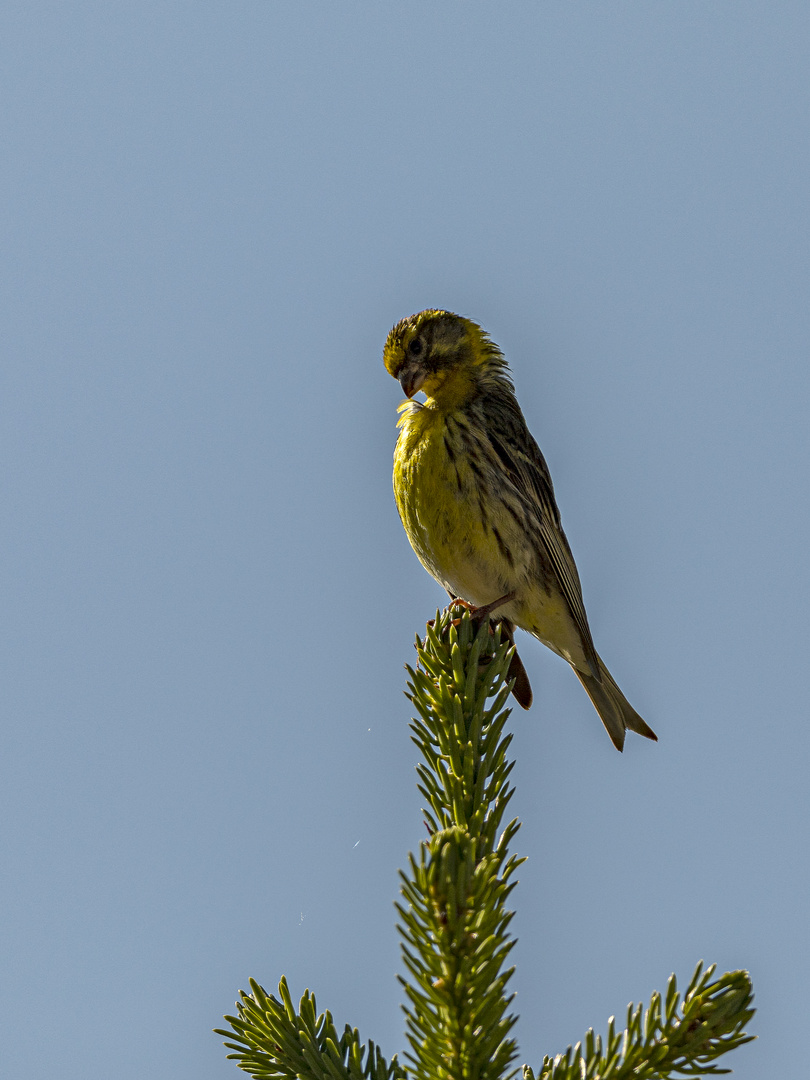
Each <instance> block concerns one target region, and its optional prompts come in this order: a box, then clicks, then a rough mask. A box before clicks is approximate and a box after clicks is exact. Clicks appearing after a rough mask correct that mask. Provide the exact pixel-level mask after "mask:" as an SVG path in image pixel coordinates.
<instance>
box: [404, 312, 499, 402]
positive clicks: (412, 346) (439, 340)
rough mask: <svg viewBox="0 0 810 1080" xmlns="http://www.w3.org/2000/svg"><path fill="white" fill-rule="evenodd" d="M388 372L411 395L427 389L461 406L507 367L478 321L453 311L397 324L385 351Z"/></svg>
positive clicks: (432, 395) (431, 395)
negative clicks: (485, 379) (493, 376)
mask: <svg viewBox="0 0 810 1080" xmlns="http://www.w3.org/2000/svg"><path fill="white" fill-rule="evenodd" d="M383 359H384V361H385V367H386V370H387V371H388V373H389V374H390V375H393V376H394V378H395V379H398V380H399V382H400V385H401V386H402V389H403V390H404V391H405V394H406V396H407V397H409V398H411V397H413V395H414V394H415V393H417V392H418V391H419V390H423V391H424V392H425V394H426V395H427V396H428V398H433V399H435V400H436V401H437V402H438V403H439V404H440V405H461V404H463V402H464V401H465V400H467V399H468V398H469V397H470V396H471V395H472V394H473V393H475V392H476V390H477V389H478V388H479V386H480V384H481V381H482V380H483V379H484V378H485V377H486V376H487V375H494V374H501V372H503V371H504V369H505V367H506V364H505V361H504V359H503V355H502V354H501V351H500V349H499V348H498V346H497V345H495V344H493V342H491V341H490V340H489V338H488V337H487V335H486V334H485V333H484V331H483V330H482V329H481V327H480V326H478V325H477V324H476V323H474V322H472V321H471V320H470V319H465V318H464V317H463V316H461V315H454V314H453V313H452V312H450V311H435V310H432V309H431V310H428V311H420V312H419V314H418V315H411V316H409V317H408V318H407V319H403V320H402V322H398V323H397V325H396V326H395V327H394V328H393V330H392V331H391V333H390V334H389V335H388V340H387V341H386V343H385V349H384V350H383Z"/></svg>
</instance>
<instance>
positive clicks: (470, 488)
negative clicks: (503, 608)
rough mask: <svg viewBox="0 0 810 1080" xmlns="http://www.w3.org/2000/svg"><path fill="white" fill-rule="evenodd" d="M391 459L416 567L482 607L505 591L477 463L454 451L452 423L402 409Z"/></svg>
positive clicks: (422, 410)
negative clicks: (402, 412)
mask: <svg viewBox="0 0 810 1080" xmlns="http://www.w3.org/2000/svg"><path fill="white" fill-rule="evenodd" d="M404 413H405V415H404V416H403V418H402V420H401V421H400V424H401V431H400V435H399V439H398V441H397V446H396V451H395V454H394V494H395V496H396V501H397V508H398V510H399V515H400V517H401V518H402V524H403V525H404V526H405V531H406V533H407V534H408V539H409V540H410V542H411V546H412V547H413V549H414V551H415V552H416V554H417V556H418V557H419V560H420V562H421V563H422V565H423V566H424V567H425V569H426V570H428V572H429V573H431V574H432V575H433V576H434V577H435V578H436V580H437V581H439V582H440V583H441V584H442V585H443V586H444V587H445V588H446V589H449V590H450V592H453V593H455V594H456V595H458V596H461V597H463V598H464V599H465V600H469V601H470V602H472V603H474V604H485V603H488V602H489V601H491V600H494V599H495V598H496V597H497V596H499V595H503V594H504V593H505V592H508V591H509V589H510V588H511V584H510V581H509V578H508V577H506V576H505V575H504V574H502V573H501V572H500V571H501V569H505V567H502V566H501V564H502V563H503V555H502V553H501V552H500V551H499V545H498V541H497V539H496V535H495V534H494V533H493V531H492V527H491V526H492V523H491V520H490V519H491V511H492V507H491V504H490V505H489V506H488V505H487V498H486V491H485V489H484V487H483V486H482V485H483V484H484V479H483V477H482V475H481V470H482V469H484V468H485V467H486V466H485V463H483V462H479V464H478V466H477V467H478V469H479V472H478V474H476V471H475V467H474V463H473V464H471V461H470V456H469V453H468V452H462V450H463V448H462V447H461V446H459V445H458V432H457V431H456V430H454V421H453V419H452V418H451V417H449V416H448V415H447V414H445V413H443V412H442V411H441V410H439V409H436V408H430V407H428V406H420V405H418V404H416V403H414V404H412V405H409V406H406V407H405V409H404Z"/></svg>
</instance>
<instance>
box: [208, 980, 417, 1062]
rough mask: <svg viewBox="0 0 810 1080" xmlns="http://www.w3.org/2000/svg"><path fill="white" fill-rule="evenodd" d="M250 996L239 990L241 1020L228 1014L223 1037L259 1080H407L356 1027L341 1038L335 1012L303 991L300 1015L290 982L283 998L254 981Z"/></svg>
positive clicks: (280, 989) (283, 989) (281, 991)
mask: <svg viewBox="0 0 810 1080" xmlns="http://www.w3.org/2000/svg"><path fill="white" fill-rule="evenodd" d="M250 989H251V993H250V994H247V993H245V991H244V990H241V991H240V1001H238V1002H237V1003H236V1008H237V1011H238V1013H239V1015H238V1016H226V1017H225V1019H226V1020H227V1021H228V1023H229V1024H230V1025H231V1029H232V1030H230V1031H227V1030H225V1029H223V1028H216V1029H215V1030H216V1034H217V1035H224V1036H225V1037H226V1038H227V1039H230V1040H233V1041H230V1042H226V1043H225V1045H226V1046H227V1048H228V1049H229V1050H233V1051H235V1053H233V1054H228V1057H229V1058H230V1059H231V1060H234V1061H236V1063H237V1064H238V1065H239V1068H240V1069H243V1070H244V1071H245V1072H246V1073H249V1074H250V1075H251V1076H253V1077H255V1080H289V1078H301V1080H405V1076H406V1073H405V1070H404V1069H402V1068H401V1067H400V1066H399V1065H398V1063H397V1059H396V1057H394V1058H393V1059H392V1060H391V1063H390V1064H387V1063H386V1061H385V1058H383V1056H382V1054H381V1053H380V1050H379V1047H377V1046H375V1044H374V1043H373V1042H372V1041H371V1040H370V1039H369V1041H368V1044H367V1045H366V1046H363V1044H362V1043H361V1041H360V1036H359V1034H358V1032H357V1028H350V1027H349V1025H348V1024H347V1025H346V1027H345V1029H344V1031H343V1034H342V1035H340V1036H339V1035H338V1033H337V1029H336V1028H335V1025H334V1022H333V1020H332V1014H331V1013H330V1012H328V1011H327V1012H325V1013H321V1015H320V1016H318V1009H317V1006H316V1004H315V995H314V994H311V993H310V992H309V990H307V991H306V992H305V993H304V996H303V997H302V998H301V1001H300V1003H299V1006H298V1010H297V1011H296V1009H295V1006H294V1005H293V1002H292V998H291V997H290V991H289V989H288V987H287V980H286V979H284V978H282V979H281V982H280V983H279V984H278V992H279V998H280V999H281V1000H279V998H276V997H274V996H273V995H272V994H268V993H267V992H266V991H265V990H263V989H262V987H261V986H259V984H258V983H257V982H254V981H253V979H251V980H250Z"/></svg>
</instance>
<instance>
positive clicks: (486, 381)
mask: <svg viewBox="0 0 810 1080" xmlns="http://www.w3.org/2000/svg"><path fill="white" fill-rule="evenodd" d="M383 361H384V364H385V367H386V370H387V371H388V373H389V374H390V375H392V376H393V377H394V378H395V379H397V380H398V381H399V383H400V385H401V387H402V390H403V392H404V393H405V397H406V400H405V401H404V402H402V404H401V405H400V406H399V414H400V415H399V421H398V428H399V435H398V438H397V443H396V448H395V451H394V496H395V500H396V504H397V509H398V511H399V516H400V518H401V520H402V524H403V525H404V527H405V532H406V533H407V536H408V539H409V541H410V543H411V546H412V548H413V550H414V552H415V553H416V555H417V557H418V559H419V561H420V562H421V563H422V565H423V566H424V568H425V569H426V570H427V571H428V573H429V574H431V575H432V576H433V577H434V578H435V579H436V581H437V582H438V583H439V584H440V585H442V586H443V587H444V588H445V589H446V590H447V592H448V593H449V595H450V596H451V598H453V599H457V600H458V601H459V602H465V603H466V604H467V606H471V607H472V609H473V613H476V614H478V615H480V616H484V615H486V616H490V615H492V616H493V618H497V619H499V620H502V626H503V628H504V632H505V634H506V636H507V638H509V640H510V641H511V640H512V636H511V635H512V632H513V627H515V626H517V627H519V628H521V629H522V630H525V631H527V632H528V633H529V634H531V635H532V636H533V637H535V638H537V639H538V640H539V641H541V642H542V643H543V644H544V645H546V646H548V648H549V649H551V650H552V651H553V652H555V653H557V654H558V655H559V656H561V657H562V658H563V659H564V660H567V661H568V663H569V664H570V665H571V667H572V668H573V669H574V672H575V673H576V676H577V678H578V679H579V681H580V682H581V683H582V685H583V686H584V688H585V690H586V691H587V693H588V696H589V697H590V699H591V702H592V703H593V705H594V707H595V709H596V711H597V713H598V714H599V717H600V719H601V721H602V723H603V724H604V725H605V728H606V729H607V733H608V735H609V736H610V738H611V740H612V742H613V745H614V746H615V747H616V749H617V750H622V749H623V748H624V741H625V733H626V732H627V731H628V730H630V731H635V732H637V733H638V734H639V735H643V736H645V737H646V738H648V739H653V740H655V741H657V736H656V734H655V732H654V731H653V730H652V728H650V727H649V726H648V725H647V724H646V723H645V722H644V720H642V718H641V717H640V716H639V714H638V713H637V712H636V711H635V709H634V708H633V707H632V705H630V703H629V702H628V700H627V698H626V697H625V696H624V694H623V693H622V692H621V690H620V689H619V687H618V685H617V684H616V682H615V680H614V679H613V677H612V676H611V674H610V672H609V671H608V669H607V667H606V666H605V664H604V662H603V661H602V659H601V657H600V656H599V654H598V653H597V651H596V649H595V647H594V643H593V638H592V636H591V630H590V627H589V625H588V617H587V615H586V614H585V605H584V603H583V600H582V587H581V584H580V579H579V574H578V572H577V568H576V564H575V562H574V557H573V555H572V553H571V548H570V546H569V543H568V540H567V539H566V536H565V533H564V532H563V528H562V523H561V520H560V512H559V509H558V508H557V502H556V500H555V497H554V488H553V485H552V482H551V475H550V473H549V469H548V465H547V464H546V461H545V458H544V457H543V455H542V453H541V452H540V448H539V447H538V445H537V443H536V442H535V440H534V438H533V437H532V435H531V433H530V432H529V429H528V426H527V424H526V421H525V419H524V416H523V413H522V411H521V408H520V405H519V404H518V401H517V397H516V396H515V389H514V385H513V383H512V379H511V376H510V372H509V368H508V366H507V363H506V360H505V358H504V355H503V353H502V352H501V350H500V349H499V348H498V346H497V345H496V344H495V343H494V342H493V341H492V340H491V339H490V337H489V335H488V334H487V333H486V332H485V331H484V330H483V329H482V328H481V327H480V326H479V325H478V324H477V323H475V322H473V321H472V320H471V319H468V318H465V317H464V316H462V315H456V314H453V312H450V311H443V310H440V309H434V308H430V309H428V310H426V311H420V312H419V313H418V314H415V315H411V316H409V317H408V318H406V319H402V320H401V321H400V322H398V323H397V324H396V325H395V326H394V327H393V328H392V330H391V331H390V333H389V334H388V337H387V339H386V342H385V346H384V349H383ZM419 391H422V392H423V394H424V395H425V400H424V401H423V402H422V401H419V400H416V399H415V398H414V395H415V394H417V393H418V392H419ZM518 664H519V662H518ZM521 670H522V664H519V668H518V669H513V672H512V674H513V675H514V674H520V671H521ZM520 682H521V680H518V683H517V684H516V688H518V685H519V684H520ZM519 690H520V695H521V696H519V697H518V700H519V701H520V703H521V704H523V705H524V707H528V705H529V704H530V703H531V689H530V687H529V683H528V679H527V678H526V676H525V672H524V673H523V680H522V685H520V686H519ZM521 697H522V700H521Z"/></svg>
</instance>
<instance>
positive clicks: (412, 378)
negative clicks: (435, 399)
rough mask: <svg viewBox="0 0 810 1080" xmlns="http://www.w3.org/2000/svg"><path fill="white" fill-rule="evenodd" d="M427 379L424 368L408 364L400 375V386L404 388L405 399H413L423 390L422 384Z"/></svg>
mask: <svg viewBox="0 0 810 1080" xmlns="http://www.w3.org/2000/svg"><path fill="white" fill-rule="evenodd" d="M426 378H427V372H426V371H425V369H424V368H422V367H418V366H417V365H416V364H406V365H405V366H404V367H403V368H402V370H401V371H400V373H399V385H400V386H401V387H402V389H403V392H404V394H405V397H409V398H412V397H413V395H414V394H415V393H417V392H418V391H419V390H421V389H422V383H423V382H424V381H425V379H426Z"/></svg>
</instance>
